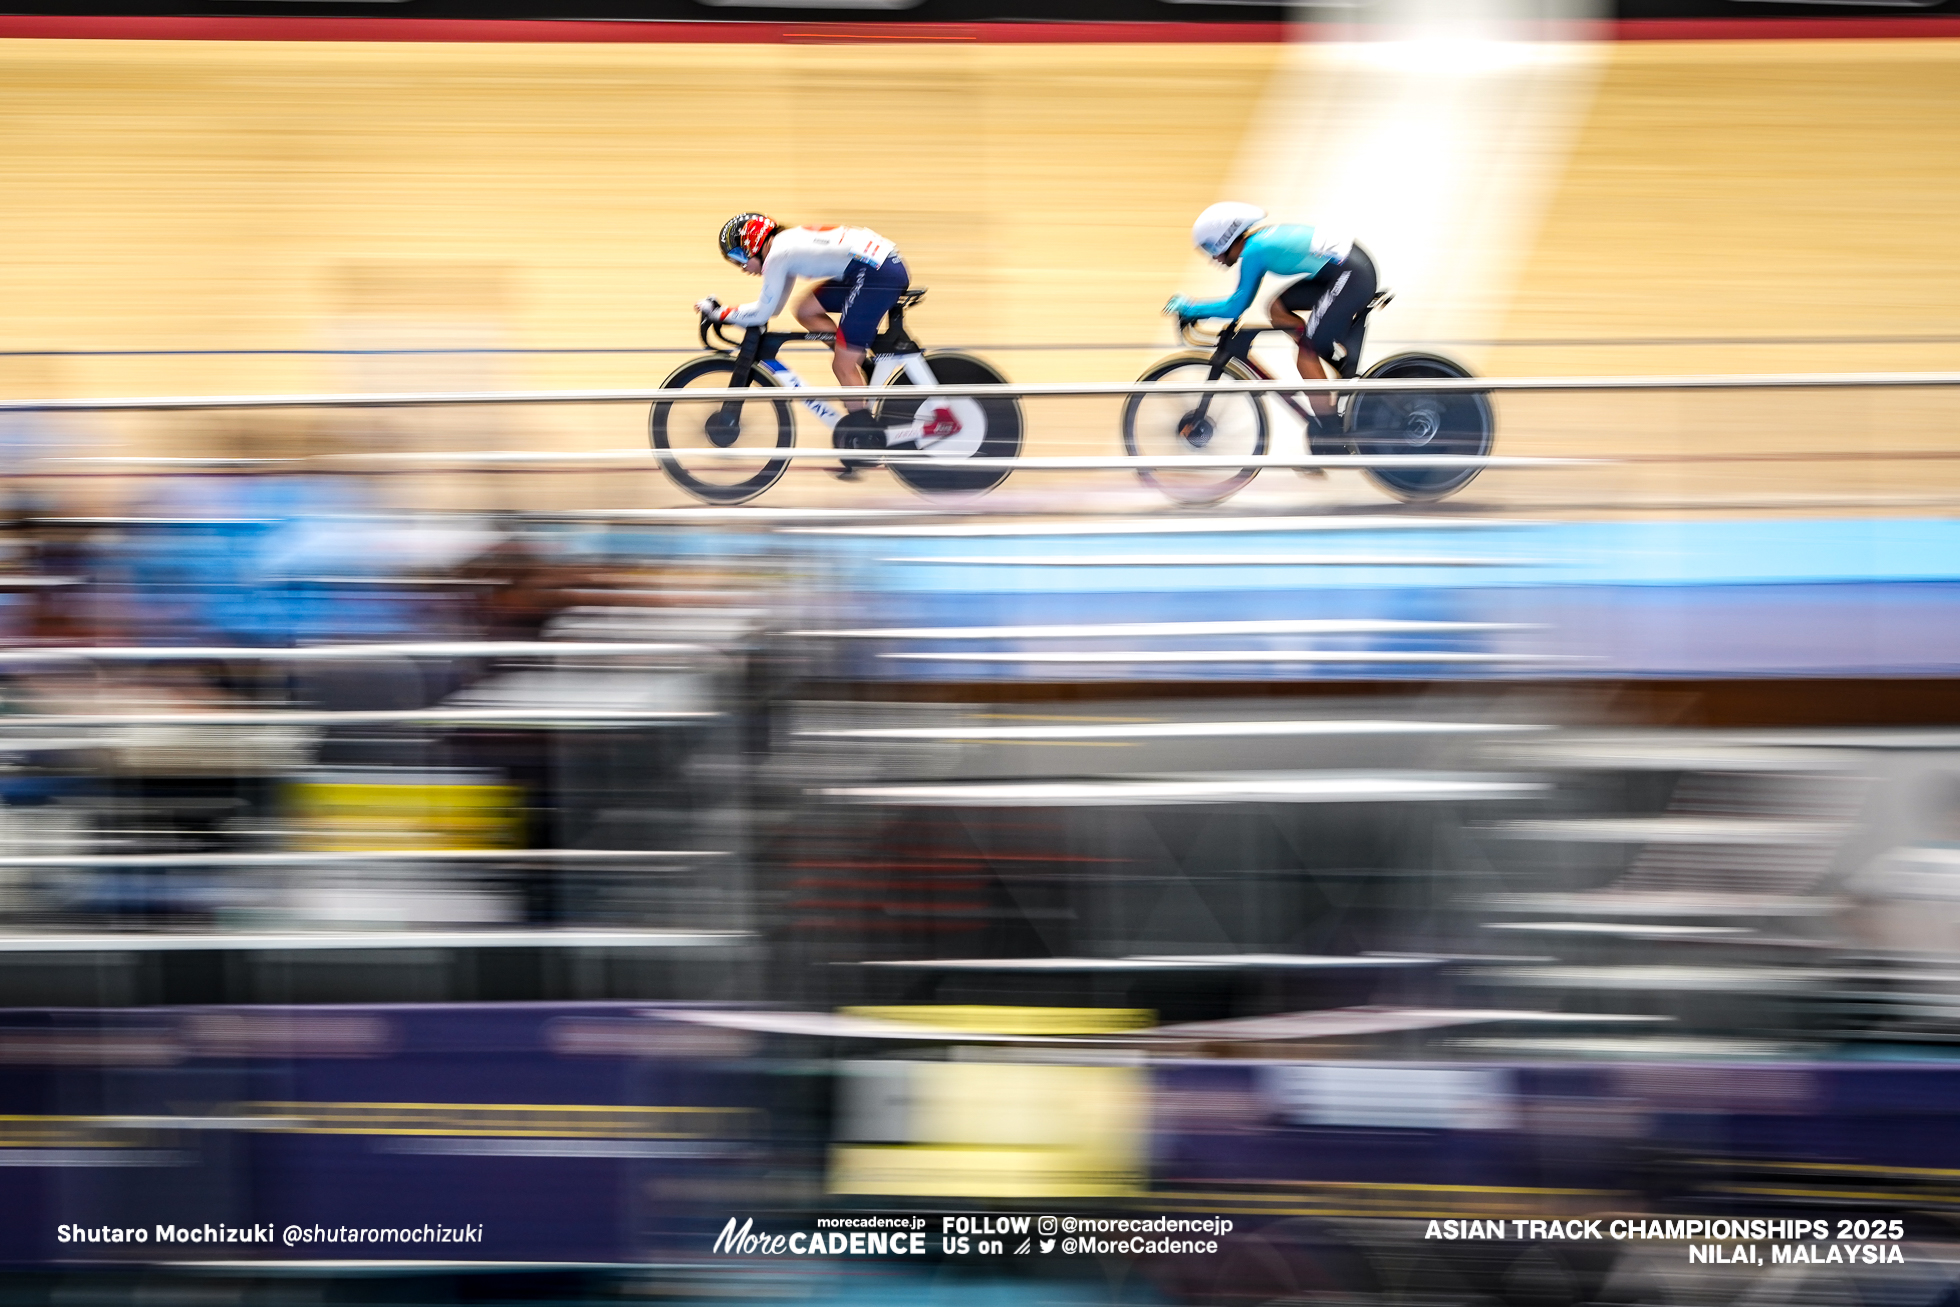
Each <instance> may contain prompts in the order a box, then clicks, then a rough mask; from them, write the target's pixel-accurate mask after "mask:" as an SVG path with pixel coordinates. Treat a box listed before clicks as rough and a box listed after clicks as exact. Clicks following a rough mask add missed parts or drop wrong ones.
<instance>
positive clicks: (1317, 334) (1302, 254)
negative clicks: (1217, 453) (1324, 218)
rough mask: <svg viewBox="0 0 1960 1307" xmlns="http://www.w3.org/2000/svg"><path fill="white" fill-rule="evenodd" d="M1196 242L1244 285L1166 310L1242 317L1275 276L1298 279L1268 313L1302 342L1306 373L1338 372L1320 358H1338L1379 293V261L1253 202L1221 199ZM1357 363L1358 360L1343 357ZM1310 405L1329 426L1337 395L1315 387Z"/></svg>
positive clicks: (1197, 230)
mask: <svg viewBox="0 0 1960 1307" xmlns="http://www.w3.org/2000/svg"><path fill="white" fill-rule="evenodd" d="M1191 243H1192V244H1194V245H1196V246H1197V247H1198V248H1199V249H1201V250H1203V251H1204V252H1205V253H1206V254H1208V255H1210V256H1211V258H1212V260H1213V261H1214V262H1216V263H1219V264H1222V265H1223V266H1225V267H1227V268H1229V267H1232V266H1233V265H1234V264H1236V265H1238V269H1239V284H1238V285H1237V286H1236V287H1234V288H1233V290H1232V293H1231V294H1230V295H1227V296H1226V297H1225V298H1223V299H1218V300H1208V301H1204V302H1202V303H1199V302H1194V301H1191V300H1187V299H1185V298H1184V297H1183V296H1182V295H1177V296H1173V297H1172V298H1171V301H1170V303H1168V304H1166V305H1165V306H1164V312H1166V313H1174V314H1176V315H1177V316H1178V317H1179V318H1182V319H1186V320H1189V319H1193V318H1232V319H1235V320H1236V319H1237V318H1239V317H1240V316H1241V315H1243V314H1244V313H1245V311H1246V310H1247V309H1249V308H1251V307H1252V301H1253V298H1254V296H1256V295H1257V294H1258V293H1259V283H1260V282H1261V281H1263V280H1264V279H1265V278H1266V277H1268V276H1274V277H1292V278H1294V279H1295V280H1293V281H1291V282H1289V283H1288V284H1287V285H1286V286H1284V287H1282V288H1281V289H1280V292H1279V294H1277V295H1275V296H1274V297H1273V300H1272V303H1270V304H1269V305H1267V306H1266V311H1267V313H1268V314H1269V315H1270V317H1271V318H1272V323H1273V325H1274V326H1275V327H1281V328H1284V329H1285V330H1286V331H1287V332H1289V333H1290V334H1291V335H1292V336H1293V338H1294V339H1296V340H1298V341H1299V342H1300V376H1301V377H1302V378H1304V379H1306V380H1309V381H1311V380H1314V379H1316V378H1323V377H1329V376H1339V375H1340V371H1339V369H1338V368H1336V369H1334V370H1333V371H1331V372H1330V371H1329V370H1327V369H1326V368H1324V367H1323V366H1322V364H1321V360H1322V359H1325V360H1327V361H1328V362H1329V363H1332V362H1333V361H1334V346H1335V345H1336V344H1338V343H1340V341H1341V340H1342V339H1343V338H1345V337H1346V335H1347V333H1348V328H1349V327H1351V326H1353V325H1354V319H1355V317H1356V315H1358V314H1359V313H1360V312H1361V311H1362V310H1363V309H1364V308H1366V307H1367V304H1368V301H1369V300H1370V299H1372V298H1374V294H1375V265H1374V261H1373V260H1371V259H1370V258H1369V257H1368V254H1367V251H1365V250H1363V249H1362V248H1361V247H1360V246H1359V245H1357V244H1356V243H1355V242H1353V241H1352V240H1349V239H1348V238H1346V237H1344V236H1337V235H1334V234H1333V233H1330V232H1328V231H1326V230H1325V229H1323V228H1319V227H1307V226H1302V225H1299V224H1289V223H1275V224H1267V222H1266V211H1265V210H1264V209H1261V208H1259V207H1257V206H1256V205H1251V204H1238V203H1233V202H1229V201H1228V202H1226V203H1223V204H1214V205H1212V206H1211V207H1210V208H1209V209H1206V210H1205V211H1204V212H1203V213H1201V214H1199V215H1198V221H1197V222H1195V223H1193V224H1192V226H1191ZM1342 362H1343V363H1345V364H1348V365H1350V366H1351V365H1352V364H1353V362H1354V360H1352V359H1343V360H1342ZM1307 405H1308V407H1310V408H1311V409H1312V410H1313V412H1314V416H1315V417H1317V418H1319V419H1320V420H1321V423H1322V425H1323V426H1324V427H1328V428H1331V427H1333V426H1334V425H1335V422H1334V397H1333V396H1332V395H1329V394H1327V393H1326V392H1324V391H1322V392H1309V393H1308V395H1307Z"/></svg>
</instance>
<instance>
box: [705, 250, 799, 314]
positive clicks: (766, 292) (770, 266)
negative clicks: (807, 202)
mask: <svg viewBox="0 0 1960 1307" xmlns="http://www.w3.org/2000/svg"><path fill="white" fill-rule="evenodd" d="M778 239H781V238H780V237H778ZM790 263H791V260H789V259H787V258H779V257H777V256H776V252H775V251H774V250H771V251H770V257H769V258H768V259H765V260H764V261H763V264H762V294H760V295H759V296H757V297H756V298H755V299H754V300H752V301H751V302H749V303H747V304H744V305H741V306H740V307H738V308H732V309H725V310H723V311H722V317H721V320H722V321H723V322H727V323H732V324H733V325H735V326H737V327H760V326H761V325H762V324H763V323H765V322H767V321H769V319H771V318H773V317H775V316H776V315H777V314H778V313H781V312H782V311H783V304H784V303H785V302H786V301H787V300H788V299H789V289H790V287H791V285H793V284H794V283H795V281H796V274H795V273H794V272H792V271H791V270H790Z"/></svg>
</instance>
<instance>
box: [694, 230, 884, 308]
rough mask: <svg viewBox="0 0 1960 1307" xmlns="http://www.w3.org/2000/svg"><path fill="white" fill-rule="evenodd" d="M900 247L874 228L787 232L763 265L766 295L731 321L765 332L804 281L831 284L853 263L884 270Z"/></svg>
mask: <svg viewBox="0 0 1960 1307" xmlns="http://www.w3.org/2000/svg"><path fill="white" fill-rule="evenodd" d="M897 249H898V247H897V246H896V245H894V244H892V243H891V242H890V241H888V240H886V239H885V238H884V237H883V236H880V235H879V234H878V233H877V232H875V231H872V230H871V229H870V228H868V227H786V228H784V229H783V230H782V231H779V232H777V233H776V239H775V240H773V241H771V242H770V243H769V257H768V258H766V259H764V260H763V261H762V294H761V295H760V296H758V297H757V298H756V299H755V300H753V301H752V302H750V303H748V304H744V305H742V306H741V307H740V308H738V309H735V310H733V311H731V312H730V313H729V315H728V317H727V318H726V321H728V322H731V323H733V324H734V325H735V326H738V327H759V326H761V325H762V324H763V323H765V322H767V321H769V319H771V318H773V317H775V316H776V315H777V314H778V313H781V312H782V311H783V305H784V303H785V302H786V301H788V299H789V291H790V287H791V286H792V285H793V284H794V283H795V281H796V279H797V278H798V277H808V278H811V279H812V280H817V281H829V280H830V279H831V278H833V277H837V276H841V275H843V272H844V270H845V269H846V268H849V267H850V266H851V265H852V264H853V263H868V264H870V265H871V266H872V267H874V268H876V267H880V266H882V265H883V264H884V262H885V260H886V259H888V258H890V257H891V256H892V255H893V254H894V253H896V252H897Z"/></svg>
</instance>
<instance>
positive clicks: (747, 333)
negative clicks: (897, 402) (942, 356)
mask: <svg viewBox="0 0 1960 1307" xmlns="http://www.w3.org/2000/svg"><path fill="white" fill-rule="evenodd" d="M925 293H926V292H925V289H924V287H921V288H919V289H918V290H906V291H901V292H900V293H899V297H898V302H897V303H896V304H893V305H892V306H891V309H890V311H889V312H887V313H886V314H885V329H884V330H883V331H881V332H879V333H878V334H877V335H876V336H875V337H873V338H872V341H871V348H870V350H869V351H868V355H883V356H887V357H888V356H890V355H894V354H923V353H925V346H923V345H921V344H919V343H918V342H917V341H915V340H913V339H912V336H911V333H909V332H907V331H906V330H905V310H906V309H908V308H910V307H912V306H913V305H914V304H917V303H918V302H919V301H920V300H921V299H923V298H924V297H925ZM723 326H724V324H722V323H719V322H716V321H715V320H714V319H713V318H710V317H707V316H706V315H703V316H702V318H701V348H703V349H705V350H707V351H708V352H710V353H712V354H723V355H729V356H732V357H733V358H734V360H735V375H734V376H733V377H731V378H730V379H729V382H728V386H729V389H731V390H741V389H745V388H746V387H747V386H748V384H749V379H750V378H751V377H752V376H753V375H754V373H755V369H756V367H757V366H758V365H760V364H762V363H773V362H774V361H775V359H776V355H778V354H779V353H781V352H782V348H783V346H785V345H791V344H796V343H799V342H803V341H808V342H811V343H814V344H820V345H834V344H835V343H836V342H837V335H836V333H835V332H829V331H770V330H768V329H767V328H766V327H745V328H744V329H743V331H742V338H741V339H740V340H731V339H729V337H728V333H727V332H726V331H725V330H723ZM711 332H712V333H713V334H714V340H709V339H708V335H709V333H711ZM867 375H868V374H867ZM741 405H742V401H740V400H738V399H731V400H726V401H724V402H723V403H722V406H721V412H722V413H724V414H726V415H728V416H730V417H733V416H735V415H736V414H738V413H740V412H741Z"/></svg>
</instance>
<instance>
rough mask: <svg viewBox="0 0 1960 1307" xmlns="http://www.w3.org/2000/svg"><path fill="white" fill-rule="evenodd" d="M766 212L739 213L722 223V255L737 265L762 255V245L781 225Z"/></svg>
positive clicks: (739, 265)
mask: <svg viewBox="0 0 1960 1307" xmlns="http://www.w3.org/2000/svg"><path fill="white" fill-rule="evenodd" d="M780 225H781V224H779V223H778V222H777V221H776V220H775V219H774V218H772V217H770V216H769V215H768V214H766V213H738V214H736V215H735V216H734V217H732V218H730V219H729V220H728V221H727V222H724V223H723V224H721V255H722V257H723V258H725V259H727V260H728V261H729V262H730V263H732V264H734V265H735V266H736V267H738V268H739V267H741V266H742V265H743V264H745V263H747V262H748V261H749V260H750V259H754V258H760V257H761V256H762V246H763V243H764V242H765V241H767V240H768V239H769V238H770V237H771V236H774V235H775V234H776V232H777V230H778V228H779V227H780Z"/></svg>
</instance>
